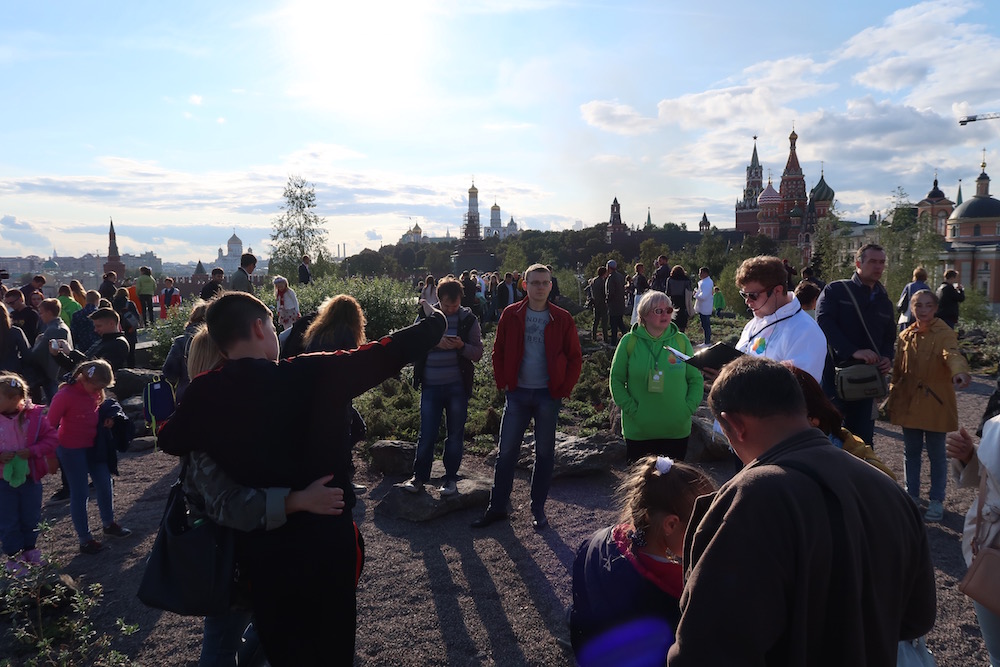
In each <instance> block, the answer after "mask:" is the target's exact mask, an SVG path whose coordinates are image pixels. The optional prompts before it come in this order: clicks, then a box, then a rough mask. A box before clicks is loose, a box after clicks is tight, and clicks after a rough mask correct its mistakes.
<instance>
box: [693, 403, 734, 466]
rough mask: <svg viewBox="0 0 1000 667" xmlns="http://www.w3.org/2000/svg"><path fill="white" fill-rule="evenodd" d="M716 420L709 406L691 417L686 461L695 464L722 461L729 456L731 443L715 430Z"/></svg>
mask: <svg viewBox="0 0 1000 667" xmlns="http://www.w3.org/2000/svg"><path fill="white" fill-rule="evenodd" d="M714 426H715V418H714V417H713V416H712V411H711V410H709V409H708V407H707V406H704V405H703V406H701V407H699V408H698V411H697V412H695V414H694V416H693V417H691V437H690V438H688V449H687V457H686V460H687V461H689V462H693V463H707V462H709V461H721V460H723V459H725V458H727V457H728V456H729V441H728V440H726V436H724V435H723V434H721V433H717V432H716V431H715V429H714Z"/></svg>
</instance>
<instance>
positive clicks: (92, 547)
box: [80, 538, 104, 555]
mask: <svg viewBox="0 0 1000 667" xmlns="http://www.w3.org/2000/svg"><path fill="white" fill-rule="evenodd" d="M102 551H104V545H103V544H101V543H100V542H98V541H97V540H95V539H94V538H90V539H89V540H87V541H86V542H84V543H83V544H81V545H80V553H82V554H90V555H94V554H99V553H101V552H102Z"/></svg>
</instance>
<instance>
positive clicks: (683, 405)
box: [610, 290, 705, 462]
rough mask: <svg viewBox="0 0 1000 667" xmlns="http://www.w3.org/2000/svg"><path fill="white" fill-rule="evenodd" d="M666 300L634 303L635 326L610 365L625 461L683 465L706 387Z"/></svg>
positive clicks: (648, 296) (651, 293) (655, 295)
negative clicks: (653, 458) (687, 359)
mask: <svg viewBox="0 0 1000 667" xmlns="http://www.w3.org/2000/svg"><path fill="white" fill-rule="evenodd" d="M675 312H676V311H675V310H674V307H673V304H672V303H671V299H670V297H668V296H667V295H666V294H664V293H663V292H660V291H659V290H647V291H646V293H645V294H643V295H642V298H641V299H639V308H638V313H639V323H638V324H636V325H634V326H633V327H632V329H631V330H630V331H629V332H628V333H626V334H625V335H624V336H622V339H621V341H620V342H619V343H618V347H617V348H616V349H615V356H614V358H613V359H612V360H611V377H610V384H611V398H612V399H613V400H614V402H615V405H617V406H618V407H620V408H621V410H622V437H623V438H625V455H626V457H627V458H628V460H629V461H630V462H634V461H637V460H639V459H640V458H642V457H644V456H646V455H648V454H662V455H664V456H672V457H674V458H676V459H678V460H683V459H684V455H685V454H686V453H687V441H688V437H689V436H690V435H691V415H693V414H694V412H695V410H697V409H698V404H699V403H701V397H702V395H703V394H704V392H705V384H704V380H703V379H702V376H701V373H700V372H698V369H697V368H695V367H694V366H692V365H690V364H687V363H684V361H683V360H682V358H681V357H680V356H678V355H677V354H676V353H675V352H680V353H681V354H682V355H687V356H691V355H692V354H694V350H693V348H692V347H691V341H690V340H688V337H687V336H685V335H684V334H683V333H681V332H680V331H679V330H678V329H677V325H676V324H674V323H673V322H672V319H673V317H674V314H675Z"/></svg>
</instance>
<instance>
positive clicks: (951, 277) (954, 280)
mask: <svg viewBox="0 0 1000 667" xmlns="http://www.w3.org/2000/svg"><path fill="white" fill-rule="evenodd" d="M937 297H938V310H937V313H936V314H935V317H937V318H938V319H940V320H941V321H942V322H944V323H945V324H947V325H948V326H950V327H951V328H952V329H954V328H955V327H956V326H957V325H958V304H960V303H962V302H963V301H965V288H964V287H962V283H960V282H958V271H956V270H955V269H948V270H947V271H945V272H944V282H943V283H941V286H940V287H938V290H937Z"/></svg>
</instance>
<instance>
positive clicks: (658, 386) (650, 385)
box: [642, 338, 663, 394]
mask: <svg viewBox="0 0 1000 667" xmlns="http://www.w3.org/2000/svg"><path fill="white" fill-rule="evenodd" d="M642 342H643V343H644V344H645V345H646V347H647V348H648V349H649V354H650V355H651V356H652V357H653V367H652V368H650V369H649V370H648V371H647V373H646V391H648V392H649V393H650V394H662V393H663V371H661V370H660V353H662V352H663V346H662V345H660V343H659V342H657V344H656V351H655V352H654V351H653V346H652V345H650V344H649V341H648V340H646V339H645V338H643V339H642Z"/></svg>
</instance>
